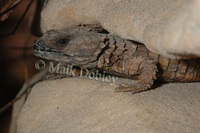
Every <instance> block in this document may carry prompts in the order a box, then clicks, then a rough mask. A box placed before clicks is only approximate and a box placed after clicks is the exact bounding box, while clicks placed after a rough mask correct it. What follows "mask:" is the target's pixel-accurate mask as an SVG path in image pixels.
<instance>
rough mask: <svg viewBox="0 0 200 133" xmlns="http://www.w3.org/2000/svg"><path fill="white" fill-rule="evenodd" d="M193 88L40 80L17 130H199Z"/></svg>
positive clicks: (199, 102)
mask: <svg viewBox="0 0 200 133" xmlns="http://www.w3.org/2000/svg"><path fill="white" fill-rule="evenodd" d="M119 81H121V80H120V79H119V80H117V82H119ZM128 82H132V81H130V80H128ZM199 86H200V83H176V84H172V83H170V84H164V85H162V86H160V87H158V88H156V89H154V90H150V91H146V92H142V93H138V94H135V95H131V93H115V92H114V88H115V87H116V86H115V85H109V83H106V82H101V81H96V80H90V79H86V78H78V77H76V78H65V79H61V80H59V79H58V80H52V81H43V82H40V83H38V84H36V85H35V86H34V87H33V88H32V91H31V93H30V95H29V97H28V99H27V101H26V102H25V104H24V106H23V108H22V109H21V112H20V115H19V118H18V123H17V133H47V132H52V133H61V132H69V133H75V132H80V133H88V132H94V133H102V132H103V133H114V132H115V133H116V132H118V133H133V132H134V133H144V132H148V133H161V132H162V133H169V132H170V133H178V132H179V133H180V132H181V133H189V132H199V130H200V112H199V110H200V91H199Z"/></svg>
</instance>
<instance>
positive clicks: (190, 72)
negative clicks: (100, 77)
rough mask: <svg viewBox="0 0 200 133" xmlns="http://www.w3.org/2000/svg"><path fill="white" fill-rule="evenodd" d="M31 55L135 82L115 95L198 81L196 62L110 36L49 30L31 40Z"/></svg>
mask: <svg viewBox="0 0 200 133" xmlns="http://www.w3.org/2000/svg"><path fill="white" fill-rule="evenodd" d="M33 53H34V55H36V56H38V57H41V58H45V59H47V60H56V61H62V62H66V63H69V64H72V65H74V66H77V67H82V68H88V69H89V68H91V69H92V68H97V69H101V70H104V71H106V72H108V73H110V74H115V75H118V76H121V77H125V78H133V79H138V82H137V83H136V84H133V85H127V84H122V85H120V86H118V87H117V88H115V91H116V92H132V93H133V94H134V93H138V92H142V91H145V90H149V89H151V88H152V85H153V83H154V80H160V81H165V82H193V81H200V62H199V61H200V59H199V58H193V59H171V58H167V57H164V56H162V55H159V54H156V53H154V52H151V51H149V50H148V49H147V48H146V47H145V45H144V44H141V43H139V42H135V41H132V40H127V39H122V38H120V37H118V36H115V35H112V34H104V33H97V32H92V31H84V30H75V29H63V30H55V29H53V30H50V31H48V32H46V33H45V34H43V36H42V37H40V38H39V39H37V40H35V41H34V45H33Z"/></svg>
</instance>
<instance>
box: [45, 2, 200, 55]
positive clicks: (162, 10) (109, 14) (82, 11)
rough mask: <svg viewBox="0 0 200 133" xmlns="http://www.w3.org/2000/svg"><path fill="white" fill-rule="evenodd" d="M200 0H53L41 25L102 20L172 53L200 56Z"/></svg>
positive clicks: (122, 34)
mask: <svg viewBox="0 0 200 133" xmlns="http://www.w3.org/2000/svg"><path fill="white" fill-rule="evenodd" d="M199 12H200V1H199V0H123V1H121V0H84V1H83V0H49V1H48V2H46V4H45V6H44V8H43V11H42V13H41V29H42V32H43V33H44V32H46V31H48V30H50V29H63V28H72V27H74V26H77V25H80V24H101V25H102V26H103V28H105V29H106V30H108V31H109V32H110V33H111V34H115V35H118V36H120V37H122V38H125V39H131V40H135V41H139V42H142V43H144V44H145V45H146V46H147V47H148V48H149V49H150V50H151V51H154V52H156V53H159V54H161V55H164V56H168V57H172V58H173V57H176V58H180V57H182V58H183V57H185V58H188V57H193V56H200V13H199Z"/></svg>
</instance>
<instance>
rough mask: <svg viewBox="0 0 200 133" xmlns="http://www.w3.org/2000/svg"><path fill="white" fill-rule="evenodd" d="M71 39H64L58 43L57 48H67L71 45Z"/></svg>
mask: <svg viewBox="0 0 200 133" xmlns="http://www.w3.org/2000/svg"><path fill="white" fill-rule="evenodd" d="M69 41H70V39H67V38H62V39H59V40H58V41H56V43H55V45H56V46H57V47H65V46H66V45H67V44H68V43H69Z"/></svg>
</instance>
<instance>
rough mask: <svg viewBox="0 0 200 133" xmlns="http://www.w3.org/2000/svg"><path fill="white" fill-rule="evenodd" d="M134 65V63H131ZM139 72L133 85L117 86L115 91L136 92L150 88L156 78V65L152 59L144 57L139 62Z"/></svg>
mask: <svg viewBox="0 0 200 133" xmlns="http://www.w3.org/2000/svg"><path fill="white" fill-rule="evenodd" d="M133 66H134V65H133ZM138 71H139V73H140V75H139V77H138V82H137V84H135V85H130V86H122V87H117V88H116V89H115V91H116V92H130V91H131V92H132V93H133V94H134V93H138V92H141V91H145V90H148V89H150V88H151V86H152V85H153V82H154V80H155V79H156V72H157V66H156V63H155V62H154V61H153V60H149V59H145V60H142V61H141V62H140V65H139V67H138Z"/></svg>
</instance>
